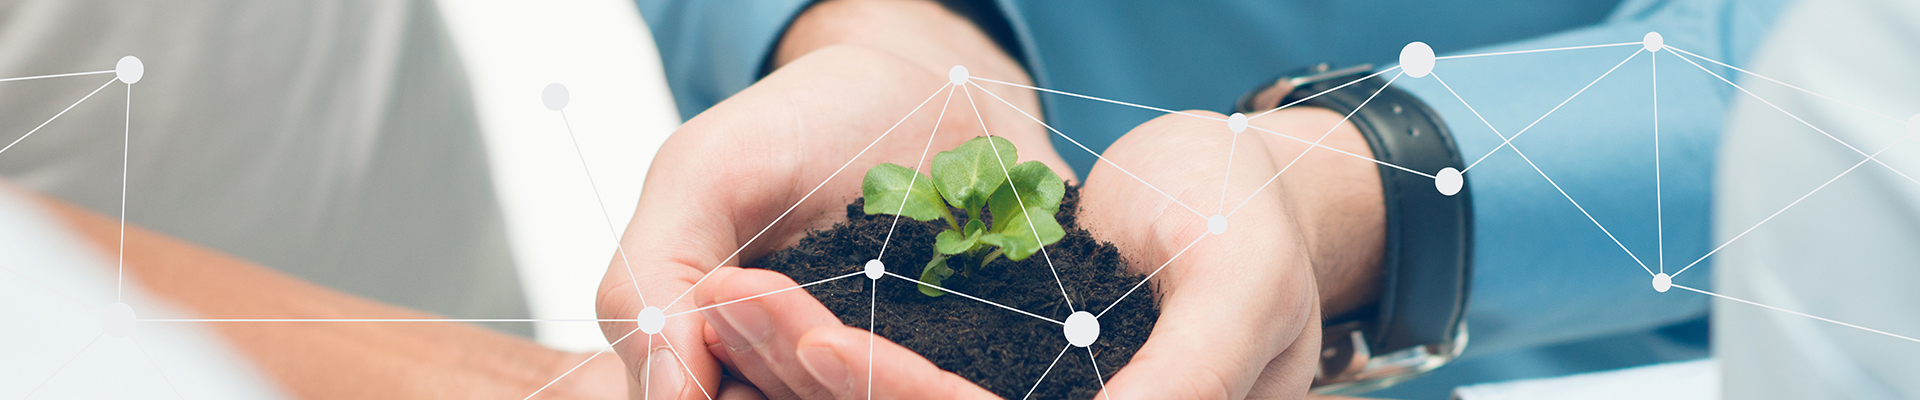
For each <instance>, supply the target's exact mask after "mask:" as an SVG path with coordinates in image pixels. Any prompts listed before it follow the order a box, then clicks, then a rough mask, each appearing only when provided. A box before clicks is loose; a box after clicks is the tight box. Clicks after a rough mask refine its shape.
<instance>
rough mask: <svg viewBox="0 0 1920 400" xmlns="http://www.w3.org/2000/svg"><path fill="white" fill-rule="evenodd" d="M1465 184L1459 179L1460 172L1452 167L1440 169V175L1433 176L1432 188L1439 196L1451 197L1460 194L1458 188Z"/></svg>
mask: <svg viewBox="0 0 1920 400" xmlns="http://www.w3.org/2000/svg"><path fill="white" fill-rule="evenodd" d="M1465 183H1466V181H1465V180H1464V179H1461V178H1460V170H1457V169H1453V167H1446V168H1441V169H1440V173H1438V174H1433V188H1434V189H1439V190H1440V194H1443V195H1448V196H1452V195H1454V194H1457V193H1460V186H1461V185H1463V184H1465Z"/></svg>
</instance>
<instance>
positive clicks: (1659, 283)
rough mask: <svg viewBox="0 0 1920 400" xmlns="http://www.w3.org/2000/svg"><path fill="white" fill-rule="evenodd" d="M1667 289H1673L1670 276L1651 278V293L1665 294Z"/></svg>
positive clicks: (1662, 274)
mask: <svg viewBox="0 0 1920 400" xmlns="http://www.w3.org/2000/svg"><path fill="white" fill-rule="evenodd" d="M1668 289H1673V277H1672V276H1668V275H1667V274H1666V273H1661V274H1659V275H1654V276H1653V291H1655V292H1660V293H1666V292H1667V290H1668Z"/></svg>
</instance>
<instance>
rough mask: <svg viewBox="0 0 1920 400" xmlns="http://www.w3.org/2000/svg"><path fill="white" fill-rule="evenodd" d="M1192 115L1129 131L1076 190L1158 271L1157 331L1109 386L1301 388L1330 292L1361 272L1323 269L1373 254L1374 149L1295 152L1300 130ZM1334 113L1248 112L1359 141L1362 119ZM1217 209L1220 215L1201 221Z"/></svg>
mask: <svg viewBox="0 0 1920 400" xmlns="http://www.w3.org/2000/svg"><path fill="white" fill-rule="evenodd" d="M1188 114H1189V115H1175V114H1169V115H1166V116H1162V117H1160V118H1156V119H1154V120H1152V121H1149V122H1147V123H1145V124H1142V125H1140V126H1139V127H1137V128H1135V129H1134V130H1132V131H1131V132H1129V133H1128V134H1127V135H1126V136H1125V137H1122V138H1121V139H1120V140H1119V141H1117V142H1115V143H1114V144H1113V145H1112V146H1111V147H1108V149H1107V151H1106V152H1105V153H1104V157H1105V158H1106V159H1107V162H1102V163H1101V164H1100V165H1099V166H1097V167H1095V168H1094V170H1093V172H1092V174H1090V175H1089V176H1088V178H1087V184H1086V187H1085V188H1084V189H1082V195H1081V196H1082V197H1081V199H1082V200H1081V204H1082V207H1083V208H1082V210H1081V221H1083V224H1086V225H1087V228H1088V229H1089V230H1090V231H1092V232H1093V233H1094V235H1095V236H1096V237H1099V238H1100V239H1102V240H1106V241H1110V242H1113V243H1114V244H1115V245H1116V246H1117V247H1119V248H1120V249H1121V251H1122V252H1123V253H1126V254H1125V255H1126V256H1127V258H1128V259H1129V260H1134V262H1133V264H1132V265H1131V266H1130V267H1131V268H1133V269H1134V270H1135V271H1137V272H1140V273H1148V274H1152V281H1153V283H1154V284H1155V285H1156V286H1155V287H1156V288H1157V289H1158V293H1159V295H1160V298H1159V299H1157V300H1158V301H1159V303H1160V307H1161V311H1160V319H1159V320H1158V322H1157V324H1156V325H1155V327H1154V330H1153V332H1152V334H1151V335H1150V336H1149V337H1148V339H1147V342H1146V344H1145V345H1144V346H1143V347H1142V348H1141V349H1140V350H1139V352H1137V353H1135V354H1134V356H1133V360H1132V361H1131V362H1130V364H1128V365H1127V366H1126V367H1125V368H1122V369H1120V370H1119V371H1118V372H1117V373H1116V374H1115V375H1114V377H1113V378H1112V380H1111V381H1109V382H1108V383H1107V386H1106V389H1105V393H1104V394H1105V395H1107V396H1110V397H1111V398H1113V399H1170V398H1182V399H1188V398H1191V399H1225V398H1232V399H1239V398H1301V397H1303V396H1306V394H1307V389H1308V387H1309V385H1310V384H1311V383H1312V380H1313V377H1314V373H1315V371H1316V369H1317V363H1318V355H1319V352H1320V348H1321V341H1320V320H1321V315H1322V312H1323V299H1329V298H1338V296H1331V295H1333V294H1335V293H1333V291H1330V289H1331V290H1335V291H1343V292H1344V291H1351V289H1350V287H1353V286H1356V285H1355V284H1354V281H1355V280H1354V279H1344V278H1342V279H1328V278H1327V277H1328V276H1334V277H1341V276H1343V274H1341V273H1339V272H1343V271H1337V269H1342V268H1364V267H1365V265H1366V263H1369V262H1373V261H1371V259H1369V258H1368V257H1367V256H1366V254H1368V252H1372V253H1373V254H1377V253H1378V249H1379V240H1380V239H1379V236H1378V230H1377V228H1376V229H1375V230H1368V228H1369V227H1368V226H1367V225H1366V224H1367V223H1369V222H1368V220H1367V219H1368V218H1371V217H1372V216H1370V215H1368V214H1367V212H1368V211H1369V210H1370V209H1369V208H1367V204H1368V202H1369V201H1371V204H1373V207H1374V209H1371V210H1372V212H1373V213H1376V214H1377V213H1379V211H1378V210H1377V208H1378V207H1379V204H1380V203H1379V201H1380V195H1379V183H1378V178H1377V175H1375V174H1377V173H1376V172H1374V170H1373V168H1372V167H1373V164H1372V163H1370V162H1367V161H1365V160H1360V159H1357V158H1352V157H1350V156H1346V155H1341V154H1338V153H1335V152H1332V151H1327V150H1324V149H1318V150H1315V151H1314V152H1311V153H1307V155H1306V156H1304V157H1301V158H1300V159H1299V160H1298V162H1293V160H1294V159H1295V157H1296V156H1299V155H1300V154H1302V151H1304V150H1305V149H1306V148H1307V147H1308V145H1307V144H1305V143H1301V142H1299V141H1294V140H1290V139H1285V138H1281V137H1278V136H1277V135H1275V134H1272V133H1266V132H1261V131H1260V130H1257V129H1248V130H1245V131H1244V132H1242V133H1239V134H1235V133H1234V132H1232V131H1230V130H1229V129H1228V125H1227V123H1226V122H1224V120H1225V119H1226V116H1223V115H1219V114H1215V113H1211V112H1205V111H1196V112H1189V113H1188ZM1215 118H1217V119H1219V120H1214V119H1215ZM1339 120H1340V116H1339V115H1337V114H1333V113H1332V112H1329V111H1325V110H1320V109H1300V110H1284V111H1281V112H1277V113H1275V114H1274V115H1271V116H1267V117H1264V118H1262V119H1260V120H1258V121H1255V122H1254V124H1255V126H1258V127H1261V128H1264V129H1267V130H1269V131H1272V132H1275V133H1285V134H1290V135H1293V136H1295V137H1297V138H1301V139H1303V140H1306V141H1313V140H1315V139H1317V138H1319V137H1320V136H1322V135H1323V133H1324V134H1325V135H1326V140H1325V141H1324V142H1323V144H1325V145H1329V146H1333V147H1340V148H1343V150H1346V151H1348V152H1351V153H1355V154H1368V152H1367V148H1366V147H1365V146H1366V145H1365V143H1364V141H1362V139H1361V138H1360V136H1359V134H1358V131H1356V130H1353V128H1351V127H1344V128H1342V129H1334V127H1335V126H1336V125H1338V124H1339ZM1289 164H1291V167H1289V166H1288V165H1289ZM1123 169H1124V170H1123ZM1282 169H1286V172H1285V173H1284V174H1281V170H1282ZM1126 172H1131V174H1128V173H1126ZM1156 188H1157V190H1156ZM1369 194H1371V198H1369V197H1368V196H1369ZM1216 215H1217V216H1220V217H1217V218H1218V219H1223V220H1224V221H1211V222H1210V220H1213V219H1216V217H1214V216H1216ZM1316 270H1318V272H1321V273H1319V274H1316ZM1346 275H1350V274H1346ZM1359 282H1361V284H1364V282H1365V280H1364V279H1361V280H1359ZM1329 286H1333V287H1332V288H1329ZM1151 300H1155V299H1144V298H1142V299H1136V298H1128V299H1125V300H1123V301H1151ZM1096 307H1104V306H1096ZM1334 307H1335V309H1339V308H1345V307H1347V306H1345V305H1335V306H1334ZM1102 398H1107V397H1102Z"/></svg>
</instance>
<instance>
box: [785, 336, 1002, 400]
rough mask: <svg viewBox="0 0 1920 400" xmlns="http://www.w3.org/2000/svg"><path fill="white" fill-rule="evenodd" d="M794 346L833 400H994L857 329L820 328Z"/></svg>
mask: <svg viewBox="0 0 1920 400" xmlns="http://www.w3.org/2000/svg"><path fill="white" fill-rule="evenodd" d="M796 346H797V348H798V350H797V353H796V354H797V355H798V358H799V360H800V364H801V365H802V366H803V367H805V369H806V370H807V372H808V376H810V377H812V378H813V379H814V380H816V382H819V383H820V384H821V385H822V387H824V388H826V390H827V391H828V392H829V393H832V394H833V396H834V398H837V399H841V400H853V399H870V398H871V399H997V398H999V397H997V396H995V395H994V394H993V393H992V392H988V391H987V390H986V389H983V388H981V387H980V386H978V385H974V384H973V382H969V381H967V380H966V379H963V378H961V377H960V376H959V375H954V374H953V373H952V372H947V371H944V370H941V369H940V368H939V367H936V366H934V365H933V363H932V362H930V361H927V359H926V358H924V357H921V356H920V355H919V354H916V353H914V352H913V351H912V350H907V348H905V347H900V345H898V344H894V343H893V341H890V340H887V339H886V338H881V337H877V336H873V335H871V334H870V333H868V332H867V331H864V330H860V329H858V328H853V327H848V326H844V325H840V326H822V327H819V328H816V329H814V330H813V331H812V332H808V333H807V334H806V335H805V336H803V337H801V338H800V341H799V343H798V344H797V345H796ZM869 346H871V347H872V350H871V352H869V350H868V347H869ZM869 391H871V395H869V393H868V392H869Z"/></svg>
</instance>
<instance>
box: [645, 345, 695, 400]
mask: <svg viewBox="0 0 1920 400" xmlns="http://www.w3.org/2000/svg"><path fill="white" fill-rule="evenodd" d="M648 357H649V360H651V361H649V362H651V363H652V365H650V366H648V367H647V368H650V369H652V371H649V373H648V376H647V393H648V396H649V397H652V398H655V399H678V398H680V395H681V394H683V393H685V392H686V390H687V380H686V375H685V374H682V373H681V371H680V363H679V361H676V360H675V359H674V357H673V350H671V349H665V348H662V349H659V350H654V351H653V354H652V355H649V356H648Z"/></svg>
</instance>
